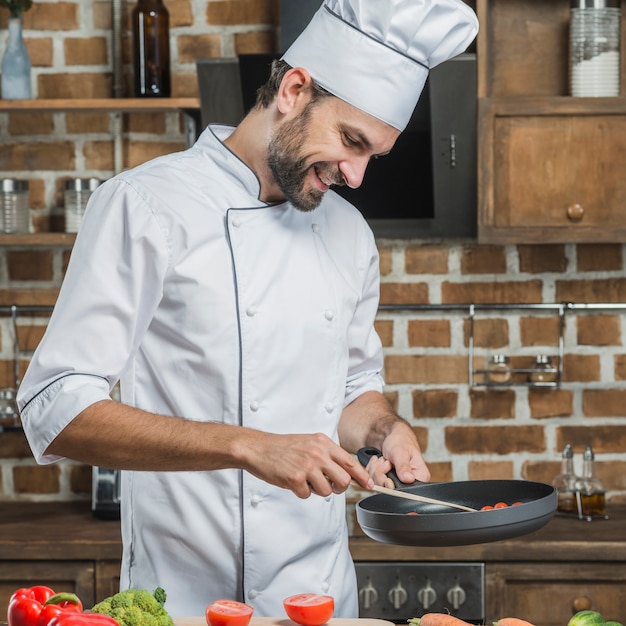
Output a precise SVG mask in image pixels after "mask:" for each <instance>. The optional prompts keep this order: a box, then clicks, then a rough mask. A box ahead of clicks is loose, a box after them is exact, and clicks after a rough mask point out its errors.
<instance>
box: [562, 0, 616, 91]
mask: <svg viewBox="0 0 626 626" xmlns="http://www.w3.org/2000/svg"><path fill="white" fill-rule="evenodd" d="M570 16H571V19H570V93H571V95H572V96H578V97H587V96H600V97H603V96H608V97H610V96H619V92H620V89H619V82H620V70H619V65H620V58H619V57H620V21H621V11H620V2H619V0H572V2H571V12H570Z"/></svg>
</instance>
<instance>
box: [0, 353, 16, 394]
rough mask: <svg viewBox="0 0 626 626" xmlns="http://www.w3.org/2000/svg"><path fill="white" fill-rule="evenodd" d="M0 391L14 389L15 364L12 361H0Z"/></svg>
mask: <svg viewBox="0 0 626 626" xmlns="http://www.w3.org/2000/svg"><path fill="white" fill-rule="evenodd" d="M0 389H15V364H14V361H13V359H11V360H10V361H9V360H7V359H2V360H0Z"/></svg>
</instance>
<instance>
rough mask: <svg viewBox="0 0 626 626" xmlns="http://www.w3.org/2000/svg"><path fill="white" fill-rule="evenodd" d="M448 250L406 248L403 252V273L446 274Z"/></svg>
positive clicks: (419, 247)
mask: <svg viewBox="0 0 626 626" xmlns="http://www.w3.org/2000/svg"><path fill="white" fill-rule="evenodd" d="M448 255H449V249H448V247H447V246H435V245H424V246H410V245H409V246H407V247H406V249H405V251H404V271H405V272H406V273H407V274H446V273H447V272H448V270H449V266H448Z"/></svg>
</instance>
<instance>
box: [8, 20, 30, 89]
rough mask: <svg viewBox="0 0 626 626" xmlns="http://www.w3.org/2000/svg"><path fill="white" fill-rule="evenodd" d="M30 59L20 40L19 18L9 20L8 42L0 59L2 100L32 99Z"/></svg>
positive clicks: (21, 39) (20, 27) (20, 23)
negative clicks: (0, 65)
mask: <svg viewBox="0 0 626 626" xmlns="http://www.w3.org/2000/svg"><path fill="white" fill-rule="evenodd" d="M30 69H31V64H30V57H29V56H28V50H26V46H25V45H24V39H23V38H22V20H21V18H10V19H9V40H8V42H7V47H6V50H5V51H4V56H3V57H2V98H3V99H4V100H22V99H28V98H31V97H32V93H31V85H30Z"/></svg>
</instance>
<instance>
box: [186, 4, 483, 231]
mask: <svg viewBox="0 0 626 626" xmlns="http://www.w3.org/2000/svg"><path fill="white" fill-rule="evenodd" d="M281 4H282V3H281ZM279 56H280V55H278V54H242V55H239V56H238V57H233V58H220V59H199V60H198V61H197V62H196V67H197V75H198V87H199V92H200V104H201V117H202V125H203V126H206V124H208V123H211V122H218V123H220V122H221V123H225V124H232V125H236V124H238V123H239V121H240V120H241V118H242V117H243V115H244V113H245V112H247V111H248V110H249V109H250V107H251V106H252V105H253V103H254V101H255V97H256V90H257V89H258V87H259V86H260V85H261V84H263V83H264V82H265V80H266V79H267V77H268V75H269V67H270V64H271V61H272V60H273V59H275V58H278V57H279ZM476 120H477V94H476V55H475V54H461V55H459V56H457V57H455V58H453V59H450V60H448V61H445V62H444V63H442V64H440V65H438V66H437V67H435V68H434V69H432V70H431V72H430V75H429V78H428V80H427V81H426V86H425V87H424V91H423V92H422V96H421V97H420V100H419V102H418V103H417V106H416V107H415V110H414V112H413V115H412V117H411V120H410V121H409V124H408V126H407V128H406V130H405V131H404V132H403V133H402V134H401V135H400V137H399V138H398V140H397V141H396V144H395V146H394V148H393V149H392V151H391V153H390V154H389V155H386V156H384V157H382V158H379V159H375V160H372V161H371V162H370V164H369V165H368V168H367V172H366V174H365V178H364V181H363V184H362V185H361V186H360V187H359V188H358V189H350V188H348V187H334V188H333V189H334V190H335V191H337V192H338V193H339V194H340V195H342V196H343V197H345V198H346V199H347V200H349V201H350V202H352V203H353V204H354V205H355V206H356V207H357V208H358V209H359V210H360V211H361V212H362V213H363V215H364V216H365V218H366V219H367V221H368V223H369V224H370V226H371V228H372V230H373V231H374V234H375V235H376V236H377V237H425V238H426V237H475V236H476V231H477V217H476V207H477V197H478V195H477V193H478V192H477V139H476V128H477V123H476Z"/></svg>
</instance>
